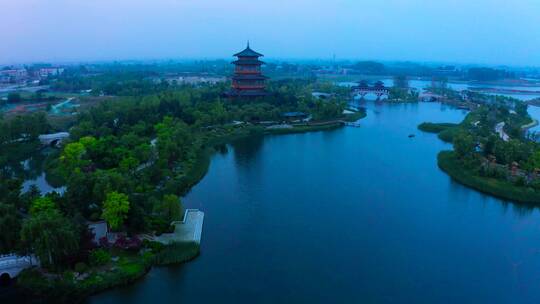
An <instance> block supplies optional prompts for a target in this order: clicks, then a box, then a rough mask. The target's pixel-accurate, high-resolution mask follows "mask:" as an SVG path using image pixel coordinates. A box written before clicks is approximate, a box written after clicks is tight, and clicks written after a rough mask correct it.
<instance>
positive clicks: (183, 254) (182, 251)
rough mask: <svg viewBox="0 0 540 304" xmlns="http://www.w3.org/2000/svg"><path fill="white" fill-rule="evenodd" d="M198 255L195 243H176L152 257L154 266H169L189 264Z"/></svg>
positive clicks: (198, 250) (198, 248) (198, 246)
mask: <svg viewBox="0 0 540 304" xmlns="http://www.w3.org/2000/svg"><path fill="white" fill-rule="evenodd" d="M199 253H200V245H199V244H197V243H195V242H177V243H172V244H169V245H167V246H164V247H163V248H162V249H160V250H159V251H158V252H156V254H155V257H154V264H155V265H171V264H179V263H185V262H189V261H191V260H193V259H195V258H196V257H197V256H198V255H199Z"/></svg>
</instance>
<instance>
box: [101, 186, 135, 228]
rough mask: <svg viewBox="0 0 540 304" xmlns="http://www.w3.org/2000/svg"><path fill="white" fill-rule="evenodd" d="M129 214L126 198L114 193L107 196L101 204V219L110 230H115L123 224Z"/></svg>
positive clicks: (121, 194)
mask: <svg viewBox="0 0 540 304" xmlns="http://www.w3.org/2000/svg"><path fill="white" fill-rule="evenodd" d="M128 212H129V200H128V196H127V195H125V194H124V193H118V192H116V191H113V192H110V193H108V194H107V198H106V199H105V202H104V204H103V213H102V217H103V219H105V221H107V223H108V224H109V227H111V229H113V230H116V229H118V228H119V227H120V226H122V225H123V224H124V221H125V220H126V218H127V214H128Z"/></svg>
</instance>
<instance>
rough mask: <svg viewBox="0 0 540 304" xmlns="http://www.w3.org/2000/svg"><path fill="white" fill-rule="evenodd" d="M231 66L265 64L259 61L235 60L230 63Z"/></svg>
mask: <svg viewBox="0 0 540 304" xmlns="http://www.w3.org/2000/svg"><path fill="white" fill-rule="evenodd" d="M231 63H232V64H249V65H260V64H266V63H265V62H264V61H260V60H258V59H244V60H242V59H240V60H235V61H233V62H231Z"/></svg>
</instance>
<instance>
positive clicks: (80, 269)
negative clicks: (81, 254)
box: [75, 262, 88, 273]
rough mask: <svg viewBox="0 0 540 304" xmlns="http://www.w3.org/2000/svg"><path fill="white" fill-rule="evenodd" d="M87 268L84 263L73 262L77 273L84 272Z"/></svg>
mask: <svg viewBox="0 0 540 304" xmlns="http://www.w3.org/2000/svg"><path fill="white" fill-rule="evenodd" d="M87 269H88V266H86V264H85V263H82V262H79V263H77V264H75V271H76V272H78V273H83V272H86V270H87Z"/></svg>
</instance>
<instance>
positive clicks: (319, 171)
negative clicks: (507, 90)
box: [91, 102, 540, 304]
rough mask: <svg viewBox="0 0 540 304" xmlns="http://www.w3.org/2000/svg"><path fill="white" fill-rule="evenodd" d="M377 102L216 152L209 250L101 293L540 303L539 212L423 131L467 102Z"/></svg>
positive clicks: (205, 190) (248, 299)
mask: <svg viewBox="0 0 540 304" xmlns="http://www.w3.org/2000/svg"><path fill="white" fill-rule="evenodd" d="M365 106H366V108H368V117H367V118H366V119H363V120H361V126H360V127H359V128H342V129H339V130H335V131H332V132H316V133H307V134H293V135H286V136H268V137H264V138H262V139H261V138H256V139H254V140H253V141H251V140H250V139H246V141H242V142H238V143H235V144H232V145H230V146H229V149H232V151H231V153H228V154H226V155H223V154H216V155H215V156H214V157H213V158H212V163H211V167H210V170H209V172H208V175H207V176H206V177H205V178H204V179H203V180H202V182H201V183H200V184H199V185H197V186H196V187H195V188H194V189H193V190H192V191H191V192H190V193H189V194H188V195H187V196H186V197H185V198H184V203H185V204H186V207H188V208H189V207H193V206H196V207H199V208H203V210H204V212H205V214H206V216H205V223H204V231H203V243H202V255H201V256H200V257H199V258H197V259H196V260H195V261H193V262H192V263H188V264H186V265H184V266H182V268H180V270H170V269H169V268H158V269H155V270H152V272H151V273H150V275H149V276H148V277H146V278H145V279H143V280H141V281H140V282H139V283H138V284H136V285H133V286H127V287H125V288H122V289H115V290H111V291H109V292H107V293H104V294H100V295H98V296H96V297H93V298H92V300H91V302H92V303H118V302H129V303H147V302H150V301H152V302H156V301H161V302H175V301H179V302H183V303H218V302H224V301H225V302H234V303H253V302H264V303H281V302H288V303H321V304H322V303H330V302H337V303H359V302H365V301H366V299H369V301H368V302H373V303H540V289H538V288H536V286H538V285H539V284H540V270H539V269H540V255H539V254H538V252H539V251H538V248H539V246H540V245H539V244H540V243H539V231H540V214H539V212H535V209H536V208H534V207H530V206H527V205H516V204H509V203H508V202H505V201H502V200H499V199H496V198H493V197H490V196H488V195H483V194H481V193H478V192H477V191H474V190H471V189H469V188H467V187H464V186H462V185H460V184H457V183H455V182H453V181H452V179H451V178H450V177H448V176H447V175H446V174H445V173H444V172H442V171H441V170H440V169H439V168H438V167H437V163H436V156H437V153H438V152H439V151H441V150H444V149H449V148H451V145H449V144H447V143H444V142H442V141H440V140H439V139H438V138H437V135H435V134H430V133H420V132H419V131H418V130H417V125H418V124H419V123H421V122H423V121H436V122H454V123H457V122H460V121H461V120H462V119H463V118H464V115H465V112H463V111H461V110H455V109H451V108H445V110H444V111H443V110H442V109H443V108H442V107H441V106H440V105H439V104H423V103H421V104H417V105H381V104H377V103H372V102H368V103H366V104H365ZM374 111H377V112H378V114H374ZM414 132H417V134H418V136H416V137H415V138H414V139H410V138H408V136H407V135H408V134H411V133H414ZM177 271H180V273H178V272H177ZM313 288H316V289H317V292H316V293H314V292H313ZM426 290H427V291H428V292H426ZM449 291H451V292H449ZM224 299H226V300H224Z"/></svg>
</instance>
